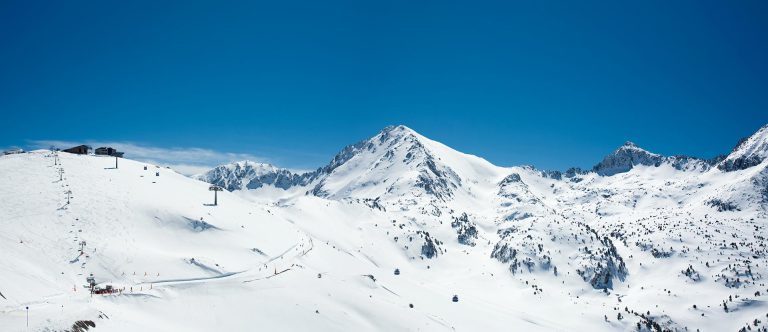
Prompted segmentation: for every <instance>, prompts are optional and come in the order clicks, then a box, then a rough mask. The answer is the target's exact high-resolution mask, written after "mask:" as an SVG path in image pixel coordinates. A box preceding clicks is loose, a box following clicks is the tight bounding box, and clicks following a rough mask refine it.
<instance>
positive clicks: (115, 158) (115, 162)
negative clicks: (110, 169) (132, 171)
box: [115, 157, 117, 169]
mask: <svg viewBox="0 0 768 332" xmlns="http://www.w3.org/2000/svg"><path fill="white" fill-rule="evenodd" d="M115 169H117V157H115Z"/></svg>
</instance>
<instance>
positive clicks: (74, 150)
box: [62, 145, 91, 154]
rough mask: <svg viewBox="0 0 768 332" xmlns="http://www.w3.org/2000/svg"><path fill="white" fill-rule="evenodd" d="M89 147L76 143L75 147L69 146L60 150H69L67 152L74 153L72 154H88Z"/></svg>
mask: <svg viewBox="0 0 768 332" xmlns="http://www.w3.org/2000/svg"><path fill="white" fill-rule="evenodd" d="M90 149H91V147H90V146H87V145H78V146H76V147H72V148H69V149H64V150H62V151H64V152H69V153H74V154H88V150H90Z"/></svg>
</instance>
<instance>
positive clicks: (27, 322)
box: [27, 306, 29, 329]
mask: <svg viewBox="0 0 768 332" xmlns="http://www.w3.org/2000/svg"><path fill="white" fill-rule="evenodd" d="M27 329H29V306H27Z"/></svg>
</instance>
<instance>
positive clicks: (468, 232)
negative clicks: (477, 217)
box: [451, 213, 477, 247]
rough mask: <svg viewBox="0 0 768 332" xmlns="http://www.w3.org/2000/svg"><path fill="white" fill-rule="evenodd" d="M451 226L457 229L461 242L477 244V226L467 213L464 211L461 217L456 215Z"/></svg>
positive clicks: (470, 244)
mask: <svg viewBox="0 0 768 332" xmlns="http://www.w3.org/2000/svg"><path fill="white" fill-rule="evenodd" d="M451 227H453V229H455V230H456V234H457V239H458V241H459V243H461V244H463V245H467V246H472V247H474V246H475V240H477V226H476V225H475V223H473V222H472V221H470V220H469V216H467V214H466V213H462V214H461V216H459V217H454V218H453V222H451Z"/></svg>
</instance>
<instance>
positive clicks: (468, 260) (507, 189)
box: [239, 126, 768, 330]
mask: <svg viewBox="0 0 768 332" xmlns="http://www.w3.org/2000/svg"><path fill="white" fill-rule="evenodd" d="M764 129H765V128H763V129H761V130H759V131H758V132H757V133H755V135H753V136H752V137H750V138H749V139H747V140H745V142H747V143H742V144H740V145H739V146H740V148H737V149H736V150H735V152H734V153H739V154H740V155H744V154H745V153H742V151H749V153H747V154H748V155H750V156H754V155H760V154H761V153H764V152H765V148H764V147H762V145H761V144H760V143H759V142H762V137H763V136H764ZM754 142H757V143H754ZM734 153H732V156H735V154H734ZM734 158H737V157H734ZM713 163H714V162H713V161H707V160H702V159H698V158H693V157H685V156H671V157H667V156H661V155H658V154H654V153H651V152H648V151H646V150H643V149H642V148H639V147H637V146H636V145H635V144H632V143H627V144H625V145H624V146H622V147H620V148H619V149H617V150H616V151H614V152H612V153H611V154H609V155H608V156H606V158H604V159H603V160H602V161H601V162H600V163H598V164H597V165H596V166H595V167H594V168H593V171H592V172H583V171H578V170H569V171H568V172H566V173H565V174H562V173H559V172H542V171H538V170H536V169H534V168H531V167H510V168H503V167H497V166H494V165H491V164H490V163H488V162H487V161H484V160H482V159H480V158H477V157H474V156H470V155H466V154H462V153H460V152H457V151H455V150H452V149H450V148H448V147H445V146H444V145H442V144H440V143H437V142H434V141H431V140H429V139H427V138H425V137H423V136H421V135H419V134H418V133H416V132H414V131H413V130H411V129H409V128H407V127H403V126H397V127H388V128H385V129H384V130H383V131H382V132H380V133H379V134H377V135H375V136H374V137H372V138H370V139H368V140H364V141H361V142H360V143H357V144H355V145H351V146H349V147H347V148H345V149H344V150H342V152H341V153H339V155H337V156H336V157H335V158H334V159H333V160H332V162H331V163H330V164H329V165H328V166H326V167H323V168H321V170H320V171H318V172H317V174H316V175H315V180H313V182H311V183H309V184H307V185H303V186H301V185H299V186H298V189H297V188H293V189H292V190H293V191H288V192H285V193H284V194H281V193H280V191H277V192H276V191H269V190H255V191H242V192H239V194H240V195H241V196H243V197H244V198H246V199H250V200H252V201H254V202H262V203H268V202H274V201H277V202H279V203H277V205H276V211H278V213H279V211H285V210H289V211H290V210H293V209H295V206H297V204H299V202H304V201H312V202H316V201H318V200H319V201H320V202H323V201H324V200H325V202H326V203H324V204H325V205H326V206H327V207H333V206H338V209H339V210H340V211H339V212H336V213H339V214H346V213H348V212H349V211H351V210H354V209H363V210H365V211H367V210H370V211H371V212H372V213H375V214H378V215H384V216H386V217H385V218H387V220H389V222H386V223H376V224H374V227H373V229H370V230H366V228H365V226H363V225H366V224H367V221H369V220H370V219H372V217H359V216H352V217H341V216H339V217H331V218H322V217H321V216H318V218H319V219H323V220H326V222H331V223H334V226H333V227H331V228H330V229H332V230H333V231H334V234H339V233H346V231H343V230H344V229H349V230H351V231H355V230H357V231H361V229H362V230H363V233H361V234H366V235H367V234H370V233H374V232H377V229H380V227H386V228H385V229H386V231H385V233H386V235H388V236H389V238H388V239H387V240H386V242H388V244H389V245H395V247H396V249H397V250H399V251H400V252H402V254H403V255H405V256H406V257H408V258H409V259H410V260H412V261H413V262H414V263H413V264H417V265H418V266H422V267H423V265H424V264H427V265H428V266H430V269H435V268H439V267H442V266H445V265H450V264H452V262H461V263H458V265H459V266H465V267H467V269H471V270H474V271H476V270H478V269H480V270H481V271H489V269H493V268H498V267H499V266H501V267H502V268H503V269H504V270H506V271H505V272H504V274H505V275H506V276H503V278H509V279H511V280H515V281H516V282H518V283H519V285H520V286H521V287H525V288H527V289H528V290H529V292H531V293H530V294H528V295H533V297H532V298H529V299H527V300H530V301H531V302H532V303H537V304H538V305H536V306H535V307H536V308H547V307H549V306H551V305H552V302H551V301H568V302H570V303H571V304H573V305H575V306H577V307H578V308H581V309H569V310H572V311H573V310H575V311H574V312H578V313H579V314H580V315H586V316H585V317H592V318H589V319H592V320H594V321H593V322H591V323H595V324H599V325H597V326H592V327H590V328H591V329H592V328H605V329H608V330H614V329H619V330H628V329H634V328H636V327H637V325H636V324H637V323H638V322H639V323H641V326H643V328H646V329H647V328H654V326H658V327H659V328H667V329H682V328H684V327H688V328H697V329H702V330H713V329H714V330H738V329H739V328H741V327H743V326H745V325H744V324H745V322H752V323H754V320H755V319H761V318H760V317H761V316H765V315H766V313H768V311H766V310H765V308H766V307H765V299H764V294H765V293H766V292H768V288H766V287H765V283H764V282H763V281H762V278H763V275H764V274H765V273H766V270H765V266H766V264H768V262H766V258H765V252H764V250H763V249H762V248H764V246H765V245H766V243H765V238H764V236H763V235H762V234H763V233H764V232H765V224H766V222H767V220H766V207H768V164H766V163H765V162H764V161H762V159H761V161H760V162H757V163H753V165H751V167H742V169H738V170H734V171H732V172H724V171H722V170H721V169H719V168H713V167H712V166H713ZM425 184H426V185H425ZM301 188H306V191H305V193H307V194H309V195H310V196H303V195H295V194H291V193H295V192H301V191H304V189H301ZM312 196H316V197H312ZM323 199H324V200H323ZM304 204H306V203H304ZM320 204H323V203H320ZM339 205H341V206H339ZM347 205H348V206H347ZM353 207H354V208H353ZM308 209H309V208H308V207H305V208H304V209H302V211H307V210H308ZM311 219H313V218H310V220H311ZM349 219H352V220H353V222H352V224H345V223H348V222H341V221H339V223H341V224H340V225H336V222H337V221H338V220H349ZM313 225H314V224H313ZM301 227H302V228H303V229H306V228H307V227H309V226H306V225H303V226H301ZM327 238H333V236H331V235H328V236H327ZM380 245H381V243H379V242H374V241H371V242H370V243H369V244H367V245H361V246H360V247H359V250H365V249H366V248H368V249H370V248H372V247H375V246H380ZM367 257H368V256H367ZM370 257H372V259H375V257H376V255H375V254H374V255H370ZM481 273H482V272H481ZM489 273H490V272H489ZM497 277H502V276H499V275H497V274H494V278H497ZM497 282H498V281H497ZM552 292H554V295H553V297H552V298H548V299H544V298H542V296H543V294H552ZM515 296H516V297H521V294H516V295H515ZM505 304H506V305H508V304H507V303H505ZM693 305H696V308H695V309H694V308H693ZM726 308H727V310H728V311H726ZM619 313H621V314H622V319H621V320H619V319H618V315H619ZM595 317H596V318H595ZM606 317H607V318H608V321H606V320H605V318H606ZM761 320H763V321H764V320H765V319H761ZM568 323H569V324H572V323H573V321H570V320H568ZM760 324H762V323H760ZM758 325H759V324H758ZM759 326H764V325H759ZM752 327H753V328H754V327H756V326H754V324H753V326H752Z"/></svg>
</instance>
